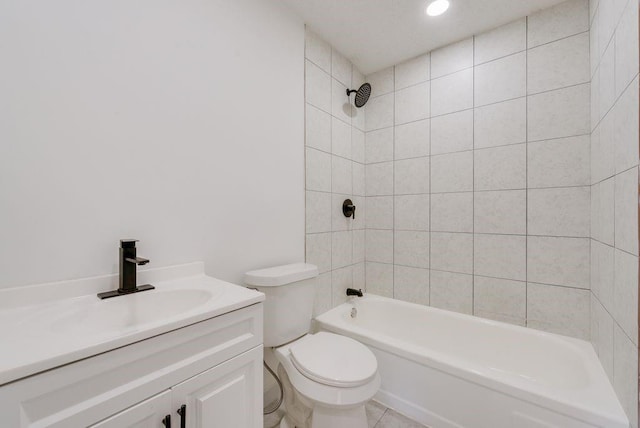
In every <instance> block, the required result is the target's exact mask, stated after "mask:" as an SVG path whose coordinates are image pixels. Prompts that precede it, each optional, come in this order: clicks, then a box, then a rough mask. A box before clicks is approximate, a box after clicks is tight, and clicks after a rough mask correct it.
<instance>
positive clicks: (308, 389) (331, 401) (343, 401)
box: [271, 333, 380, 408]
mask: <svg viewBox="0 0 640 428" xmlns="http://www.w3.org/2000/svg"><path fill="white" fill-rule="evenodd" d="M318 334H320V333H316V334H307V335H305V336H303V337H301V338H299V339H296V340H295V341H293V342H291V343H287V344H285V345H282V346H279V347H277V348H271V349H272V350H273V352H274V355H275V357H276V359H277V360H278V362H279V363H280V364H281V365H282V368H283V369H284V370H285V371H286V372H287V375H288V377H289V381H290V382H291V384H292V386H293V388H294V389H295V390H296V391H297V392H299V393H300V394H301V396H303V397H305V398H307V399H309V400H310V401H311V402H313V403H316V404H320V405H323V406H328V407H334V408H349V407H353V406H359V405H362V404H364V403H366V402H367V401H369V400H370V399H371V398H373V396H374V395H375V394H376V392H378V389H379V388H380V374H379V373H378V370H377V369H376V371H375V374H374V376H373V379H371V380H370V381H369V382H366V383H364V384H362V385H360V386H354V387H336V386H331V385H326V384H324V383H321V382H318V381H316V380H313V379H311V378H310V377H308V376H306V375H304V374H303V373H302V372H301V371H300V370H299V369H298V368H297V367H296V366H295V365H294V363H293V357H292V356H291V348H292V347H293V346H296V345H297V344H300V343H303V342H306V341H308V340H313V339H314V337H315V336H317V335H318ZM328 334H332V333H328ZM350 340H352V339H350ZM356 343H359V342H356ZM362 346H364V345H362ZM367 350H368V349H367ZM368 351H369V350H368ZM369 352H371V351H369ZM371 355H373V353H371ZM374 357H375V356H374ZM376 367H377V361H376Z"/></svg>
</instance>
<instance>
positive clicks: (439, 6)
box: [427, 0, 449, 16]
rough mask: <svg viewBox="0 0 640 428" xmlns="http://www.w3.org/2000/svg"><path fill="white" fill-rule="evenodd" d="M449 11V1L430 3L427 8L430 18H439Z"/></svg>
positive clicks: (440, 0) (441, 0) (436, 0)
mask: <svg viewBox="0 0 640 428" xmlns="http://www.w3.org/2000/svg"><path fill="white" fill-rule="evenodd" d="M447 9H449V1H448V0H435V1H432V2H431V3H429V6H427V15H429V16H438V15H442V14H443V13H445V12H446V11H447Z"/></svg>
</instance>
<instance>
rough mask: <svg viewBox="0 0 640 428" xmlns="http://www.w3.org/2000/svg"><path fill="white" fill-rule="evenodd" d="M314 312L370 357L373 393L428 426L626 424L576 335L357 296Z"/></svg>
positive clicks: (324, 326)
mask: <svg viewBox="0 0 640 428" xmlns="http://www.w3.org/2000/svg"><path fill="white" fill-rule="evenodd" d="M353 307H354V304H349V303H345V304H343V305H340V306H338V307H337V308H335V309H332V310H330V311H329V312H326V313H324V314H322V315H320V316H319V317H317V318H316V327H317V328H318V329H319V330H327V331H332V332H335V333H339V334H343V335H346V336H350V337H353V338H355V339H357V340H359V341H361V342H362V343H364V344H365V345H367V346H369V348H370V349H371V350H372V351H373V352H374V354H375V355H376V357H377V358H378V365H379V371H380V375H381V377H382V386H381V388H380V391H379V393H378V394H377V396H376V398H377V400H378V401H380V402H381V403H383V404H385V405H387V406H389V407H392V408H395V409H396V410H398V411H400V412H402V413H404V414H406V415H407V416H410V417H412V418H414V419H416V420H418V421H420V422H422V423H424V424H426V425H428V426H430V427H433V428H441V427H468V428H502V427H505V428H552V427H557V428H574V427H575V428H578V427H580V428H583V427H606V428H627V427H628V426H629V422H628V420H627V417H626V416H625V414H624V411H623V410H622V407H621V406H620V403H619V402H618V400H617V398H616V396H615V393H614V392H613V388H612V387H611V384H610V383H609V380H608V379H607V376H606V374H605V372H604V370H603V369H602V366H601V365H600V362H599V361H598V357H597V356H596V354H595V352H594V350H593V347H592V346H591V344H590V343H588V342H585V341H583V340H578V339H572V338H569V337H564V336H559V335H556V334H550V333H545V332H541V331H536V330H532V329H528V328H524V327H518V326H513V325H510V324H505V323H501V322H497V321H490V320H485V319H481V318H477V317H472V316H468V315H462V314H457V313H454V312H449V311H443V310H439V309H435V308H430V307H427V306H422V305H416V304H412V303H406V302H402V301H399V300H394V299H389V298H385V297H378V296H373V295H370V294H367V295H365V297H363V298H359V299H357V300H355V307H356V309H357V316H356V317H355V318H352V317H351V316H350V313H351V309H352V308H353Z"/></svg>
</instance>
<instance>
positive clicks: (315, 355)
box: [290, 332, 378, 388]
mask: <svg viewBox="0 0 640 428" xmlns="http://www.w3.org/2000/svg"><path fill="white" fill-rule="evenodd" d="M290 352H291V361H292V362H293V365H294V366H295V368H296V369H298V371H300V373H302V374H303V375H304V376H305V377H307V378H309V379H311V380H313V381H315V382H318V383H320V384H323V385H329V386H333V387H338V388H353V387H357V386H361V385H364V384H366V383H368V382H371V380H373V379H374V377H375V376H376V373H377V370H378V362H377V360H376V357H375V356H374V355H373V353H372V352H371V351H370V350H369V349H368V348H367V347H366V346H364V345H363V344H361V343H360V342H358V341H356V340H354V339H351V338H349V337H345V336H340V335H337V334H333V333H327V332H320V333H317V334H314V335H310V336H308V337H307V340H302V341H299V342H297V343H294V344H292V346H291V347H290Z"/></svg>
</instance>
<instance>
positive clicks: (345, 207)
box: [342, 199, 356, 220]
mask: <svg viewBox="0 0 640 428" xmlns="http://www.w3.org/2000/svg"><path fill="white" fill-rule="evenodd" d="M342 214H344V216H345V217H351V218H353V219H354V220H355V219H356V206H355V205H353V202H351V199H345V200H344V202H343V203H342Z"/></svg>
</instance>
